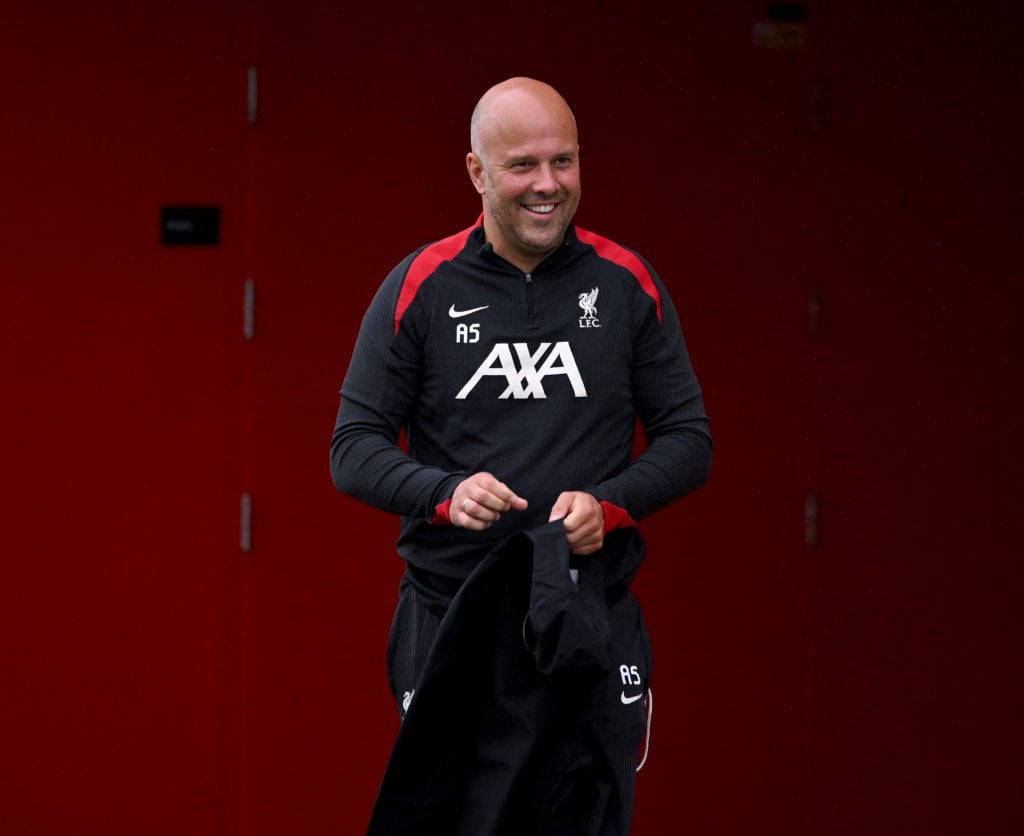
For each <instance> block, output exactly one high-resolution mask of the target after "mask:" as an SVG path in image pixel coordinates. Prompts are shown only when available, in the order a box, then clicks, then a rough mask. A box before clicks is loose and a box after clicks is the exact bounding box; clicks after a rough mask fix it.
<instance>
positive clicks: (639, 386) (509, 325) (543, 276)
mask: <svg viewBox="0 0 1024 836" xmlns="http://www.w3.org/2000/svg"><path fill="white" fill-rule="evenodd" d="M637 419H639V420H640V423H641V424H642V425H643V429H644V434H645V436H646V441H647V445H646V449H644V450H643V452H642V453H640V455H639V456H638V457H637V458H636V459H634V458H633V451H634V430H635V426H636V420H637ZM402 430H404V431H405V433H406V436H407V443H408V455H407V454H406V453H405V452H403V450H402V449H401V448H400V447H399V446H398V441H399V435H400V432H401V431H402ZM710 463H711V438H710V435H709V434H708V419H707V416H706V415H705V414H704V405H703V401H702V398H701V391H700V386H699V384H698V382H697V378H696V377H695V375H694V373H693V369H692V367H691V365H690V360H689V357H688V354H687V351H686V346H685V343H684V341H683V334H682V330H681V328H680V325H679V320H678V318H677V316H676V312H675V309H674V307H673V305H672V302H671V300H670V299H669V296H668V294H667V293H666V291H665V288H664V286H663V285H662V283H661V280H660V279H659V278H658V276H657V275H656V274H655V272H654V270H653V269H652V268H651V267H650V266H649V265H648V264H647V263H646V262H645V261H644V260H643V259H642V258H641V257H640V256H638V255H637V254H636V253H634V252H632V251H631V250H628V249H626V248H624V247H621V246H619V245H618V244H615V243H613V242H611V241H609V240H608V239H605V238H602V237H600V236H597V235H594V234H592V233H589V232H586V231H585V230H582V229H578V228H575V227H570V228H569V230H568V231H567V234H566V238H565V242H564V244H563V246H562V247H560V248H559V249H558V250H557V251H556V252H555V253H553V254H552V255H551V256H549V257H548V258H547V259H545V260H544V261H543V262H542V263H541V264H540V265H538V267H537V268H536V269H535V270H534V271H533V272H532V273H527V274H524V273H523V272H522V271H520V270H519V269H517V268H516V267H514V266H513V265H512V264H510V263H509V262H507V261H506V260H504V259H503V258H501V257H500V256H498V255H497V254H496V253H495V252H494V251H493V249H492V247H491V245H490V244H488V243H485V241H484V234H483V227H482V225H481V222H480V221H479V220H478V221H477V223H476V224H475V225H474V226H473V227H470V228H469V229H466V230H463V231H462V232H460V233H458V234H456V235H453V236H451V237H450V238H446V239H444V240H442V241H438V242H436V243H434V244H431V245H429V246H427V247H424V248H422V249H420V250H418V251H417V252H415V253H413V254H412V255H410V256H409V257H407V258H406V259H404V260H403V261H402V262H401V263H400V264H399V265H398V266H397V267H395V269H394V270H392V271H391V274H390V275H389V276H388V277H387V279H386V280H385V281H384V283H383V285H382V286H381V287H380V289H379V290H378V292H377V295H376V297H375V298H374V300H373V302H372V304H371V305H370V308H369V310H368V311H367V313H366V316H365V317H364V319H363V323H362V327H361V329H360V332H359V337H358V340H357V342H356V346H355V351H354V353H353V356H352V362H351V365H350V366H349V369H348V374H347V375H346V377H345V381H344V384H343V385H342V389H341V407H340V409H339V412H338V421H337V424H336V426H335V430H334V435H333V438H332V441H331V472H332V475H333V478H334V482H335V485H336V486H337V487H338V489H339V490H341V491H343V492H344V493H347V494H351V495H352V496H355V497H358V498H359V499H362V500H364V501H365V502H367V503H369V504H370V505H373V506H375V507H377V508H382V509H385V510H387V511H391V512H394V513H397V514H401V515H402V524H401V534H400V537H399V539H398V552H399V554H400V555H401V556H402V557H404V558H405V559H406V561H407V562H408V564H409V566H410V567H413V569H414V571H415V574H416V575H417V577H421V578H422V577H423V576H428V577H429V578H430V579H432V580H431V582H432V583H436V585H437V587H438V588H439V589H445V590H449V591H451V590H454V589H455V588H457V586H458V585H459V584H460V583H461V582H462V581H463V580H464V579H465V578H466V577H467V576H468V575H469V573H470V571H472V569H473V567H474V566H475V565H476V564H477V563H479V561H480V560H481V559H482V558H483V556H484V555H485V554H487V552H488V551H490V550H491V549H492V548H493V547H494V545H495V544H496V543H497V542H499V541H500V540H502V539H503V538H505V537H506V536H508V535H509V534H511V533H513V532H515V531H520V530H524V529H530V528H533V527H536V526H538V525H541V524H543V523H545V522H547V516H548V513H549V511H550V509H551V506H552V505H553V504H554V502H555V500H556V498H557V497H558V495H559V494H560V493H561V492H562V491H567V490H585V491H587V492H589V493H591V494H593V495H594V496H595V497H596V498H597V499H598V500H599V501H600V502H601V503H602V505H603V507H604V512H605V524H606V529H607V530H608V531H609V532H610V533H609V534H608V535H607V536H606V538H605V545H604V547H603V548H602V549H601V550H600V551H599V552H598V553H597V555H596V557H597V558H598V559H600V560H601V561H602V563H603V564H604V565H605V570H606V574H607V577H608V580H609V583H616V582H621V581H623V580H628V579H629V578H630V577H631V576H632V574H633V573H634V572H635V570H636V568H637V566H638V565H639V562H640V560H641V559H642V555H643V546H642V541H641V540H640V538H639V534H638V533H637V532H636V530H635V527H634V526H635V524H636V522H638V521H639V520H640V519H642V518H643V517H645V516H647V515H648V514H650V513H652V512H653V511H656V510H658V509H659V508H662V507H664V506H665V505H667V504H669V503H670V502H672V501H674V500H676V499H678V498H679V497H680V496H682V495H683V494H685V493H687V492H689V491H691V490H693V489H695V488H697V487H699V486H700V485H701V484H702V483H703V481H704V480H705V479H706V478H707V474H708V471H709V468H710ZM479 471H488V472H490V473H493V474H494V475H495V476H496V477H497V478H498V479H500V480H502V481H503V482H505V483H506V484H507V485H508V486H509V487H510V488H511V489H512V490H514V491H515V492H516V493H517V495H519V496H521V497H523V498H525V499H526V500H527V501H528V502H529V508H528V509H527V510H526V511H522V512H515V511H510V512H508V513H506V514H504V515H502V518H501V520H500V521H498V522H497V523H495V524H494V525H492V526H491V527H490V528H489V529H487V530H486V531H484V532H474V531H468V530H466V529H461V528H456V527H454V526H452V525H451V523H450V522H449V520H448V503H449V501H450V499H451V495H452V493H453V492H454V490H455V487H456V485H457V484H458V483H459V482H460V481H461V480H462V479H464V478H466V477H467V476H469V475H471V474H473V473H476V472H479ZM613 529H620V530H618V531H615V530H613Z"/></svg>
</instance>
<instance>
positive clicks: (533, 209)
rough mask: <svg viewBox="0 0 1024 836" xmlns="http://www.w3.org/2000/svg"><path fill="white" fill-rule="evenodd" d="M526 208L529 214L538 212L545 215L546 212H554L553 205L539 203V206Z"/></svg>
mask: <svg viewBox="0 0 1024 836" xmlns="http://www.w3.org/2000/svg"><path fill="white" fill-rule="evenodd" d="M526 208H527V209H529V210H530V211H531V212H540V214H542V215H546V214H548V212H554V211H555V204H554V203H541V204H540V205H539V206H527V207H526Z"/></svg>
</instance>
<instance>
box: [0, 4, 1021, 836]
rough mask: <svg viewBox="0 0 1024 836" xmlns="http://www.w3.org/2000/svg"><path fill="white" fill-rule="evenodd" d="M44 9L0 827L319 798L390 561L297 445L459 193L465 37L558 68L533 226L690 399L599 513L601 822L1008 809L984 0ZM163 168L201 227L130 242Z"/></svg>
mask: <svg viewBox="0 0 1024 836" xmlns="http://www.w3.org/2000/svg"><path fill="white" fill-rule="evenodd" d="M7 5H11V4H7ZM58 5H59V6H60V8H59V9H55V8H54V7H52V5H47V6H45V7H42V6H40V7H38V8H37V7H34V6H30V5H28V4H21V5H20V6H18V7H13V8H5V10H4V15H3V21H2V24H3V26H2V35H0V38H2V42H0V47H2V49H0V62H2V64H0V71H2V72H0V92H2V96H0V101H2V103H3V104H2V106H3V128H4V130H3V134H2V139H0V150H2V165H0V184H2V201H0V241H2V261H0V271H2V275H0V344H2V354H0V356H2V362H3V365H2V367H0V373H2V382H3V390H4V398H3V407H2V416H3V417H2V421H3V425H2V426H3V440H4V445H3V471H2V472H3V479H2V489H0V501H2V506H0V512H2V521H3V533H2V536H0V549H2V555H3V558H2V559H3V564H2V565H3V581H2V583H0V636H2V639H0V832H3V833H4V834H34V835H38V834H64V833H76V834H77V833H104V834H111V836H112V834H120V833H125V834H128V833H132V834H137V833H146V834H172V833H173V834H181V833H189V834H206V833H210V834H231V835H232V836H234V835H235V834H237V835H238V836H256V835H257V834H282V833H302V834H319V833H323V834H327V833H332V834H334V833H358V832H360V831H361V830H362V829H363V828H364V826H365V822H366V819H367V815H368V812H369V809H370V805H371V803H372V800H373V794H374V791H375V788H376V784H377V781H378V779H379V776H380V772H381V770H382V768H383V765H384V762H385V759H386V757H387V752H388V749H389V746H390V742H391V739H392V736H393V734H394V732H395V730H396V726H397V718H396V716H395V712H394V709H393V706H392V705H391V703H390V701H389V698H388V694H387V691H386V684H385V676H384V664H383V650H384V641H385V636H386V632H387V628H388V624H389V621H390V617H391V609H392V605H393V602H394V599H395V594H396V584H397V580H398V577H399V575H400V572H401V565H400V562H399V560H398V559H397V558H396V557H394V555H393V552H392V548H391V543H392V541H393V539H394V536H395V522H394V521H393V520H390V519H388V518H387V517H385V516H383V515H381V514H378V513H376V512H372V511H369V510H367V509H365V508H363V507H362V506H360V505H358V504H357V503H355V502H353V501H351V500H347V499H344V498H341V497H339V496H338V495H336V494H335V493H334V491H333V488H332V487H331V485H330V480H329V477H328V472H327V442H328V438H329V435H330V430H331V427H332V425H333V420H334V413H335V409H336V404H337V390H338V387H339V385H340V382H341V378H342V375H343V373H344V370H345V367H346V365H347V360H348V356H349V351H350V348H351V344H352V341H353V339H354V337H355V333H356V329H357V327H358V323H359V319H360V317H361V315H362V312H363V310H364V308H365V306H366V304H367V303H368V301H369V299H370V297H371V295H372V293H373V291H374V289H375V288H376V286H377V284H378V283H379V282H380V280H381V279H382V278H383V276H384V275H385V274H386V272H387V271H388V269H390V267H391V266H392V265H393V264H394V263H396V262H397V261H398V260H399V259H400V258H402V257H403V256H404V255H405V254H407V253H408V252H409V251H411V250H412V249H413V248H415V247H416V246H418V245H420V244H422V243H425V242H426V241H429V240H432V239H435V238H438V237H442V236H443V235H446V234H448V233H450V232H453V231H455V230H457V229H461V228H463V227H464V226H466V225H467V224H468V223H470V222H471V221H472V220H473V219H474V218H475V217H476V215H477V213H478V212H479V202H478V197H477V196H476V194H475V193H474V192H473V190H472V188H471V186H470V184H469V182H468V178H467V176H466V174H465V172H464V167H463V156H464V154H465V151H466V150H467V145H468V135H467V134H468V130H467V122H468V117H469V113H470V111H471V109H472V106H473V104H474V103H475V101H476V99H477V97H478V96H479V95H480V93H481V92H482V91H483V90H484V89H485V88H486V87H487V86H489V85H490V84H492V83H494V82H496V81H499V80H501V79H502V78H505V77H507V76H509V75H513V74H529V75H534V76H537V77H540V78H543V79H546V80H549V81H551V82H552V83H554V84H555V85H556V86H557V87H559V88H560V89H561V90H562V92H563V93H564V94H565V95H566V97H567V98H568V99H569V101H570V102H571V103H572V105H573V107H574V109H575V111H576V115H577V118H578V121H579V125H580V135H581V144H582V160H583V162H584V168H583V171H584V179H583V183H584V199H583V203H582V206H581V210H580V215H579V222H580V224H581V225H583V226H585V227H587V228H589V229H593V230H594V231H596V232H599V233H602V234H605V235H608V236H611V237H613V238H615V239H617V240H619V241H621V242H622V243H625V244H627V245H629V246H631V247H634V248H636V249H638V250H640V251H641V252H643V253H644V254H645V255H646V256H647V257H648V258H649V259H650V261H651V262H652V263H653V264H654V265H655V267H656V268H657V269H658V271H659V273H660V274H661V275H662V277H663V278H664V279H665V281H666V283H667V284H668V286H669V288H670V290H671V292H672V294H673V297H674V299H675V301H676V304H677V306H678V308H679V310H680V313H681V316H682V320H683V323H684V327H685V329H686V333H687V337H688V341H689V344H690V348H691V352H692V355H693V357H694V361H695V364H696V367H697V370H698V373H699V375H700V377H701V381H702V383H703V386H704V389H705V393H706V401H707V405H708V408H709V411H710V413H711V415H712V419H713V431H714V435H715V440H716V445H717V446H716V460H715V470H714V473H713V475H712V479H711V482H710V483H709V485H708V486H707V487H706V488H705V489H704V490H702V491H701V492H700V493H699V494H697V495H695V496H693V497H691V498H689V499H687V500H685V501H684V502H683V503H681V504H680V505H678V506H677V507H675V508H672V509H670V510H667V511H665V512H662V513H661V514H660V515H658V516H656V517H654V518H652V519H650V520H649V521H647V522H645V524H644V529H645V531H646V532H647V534H648V538H649V542H650V558H649V561H648V563H647V565H646V567H645V568H644V570H643V572H642V574H641V577H640V579H639V580H638V582H637V584H636V589H637V594H638V596H639V597H640V598H641V600H642V602H643V604H644V606H645V610H646V613H647V617H648V621H649V626H650V628H651V632H652V634H653V640H654V651H655V681H654V689H655V715H654V738H653V747H652V751H651V755H650V759H649V761H648V764H647V767H646V768H645V770H644V772H643V773H642V774H641V777H640V784H639V801H638V806H637V812H636V817H635V821H636V826H635V828H634V832H635V833H637V834H666V833H694V834H749V833H761V834H786V836H793V835H794V834H830V835H831V836H840V834H851V836H852V835H853V834H857V836H860V834H863V833H875V834H889V833H892V834H901V835H902V834H911V833H913V834H947V833H948V834H964V833H984V834H986V836H996V835H997V834H1009V833H1017V832H1019V831H1020V830H1021V828H1022V825H1024V822H1022V813H1021V806H1020V799H1021V797H1022V790H1024V787H1022V778H1024V775H1022V754H1024V752H1022V746H1021V744H1022V735H1021V728H1020V713H1021V692H1020V684H1021V683H1020V679H1021V672H1022V671H1021V668H1022V665H1021V661H1022V660H1021V630H1020V626H1021V625H1020V619H1019V615H1018V608H1019V602H1020V601H1021V598H1022V591H1024V590H1022V583H1021V570H1020V562H1019V561H1020V557H1019V554H1020V553H1021V551H1022V549H1021V545H1022V544H1021V534H1020V524H1019V522H1018V520H1017V515H1018V509H1019V506H1020V501H1021V498H1022V490H1021V487H1020V471H1021V464H1022V455H1021V454H1022V443H1021V438H1020V426H1021V421H1020V417H1019V404H1020V389H1021V379H1022V374H1021V372H1022V369H1021V365H1022V363H1021V357H1022V355H1021V349H1020V341H1021V337H1022V320H1021V301H1022V290H1021V278H1022V276H1021V269H1020V259H1019V255H1018V245H1017V241H1016V239H1017V237H1019V234H1020V229H1021V221H1022V214H1024V213H1022V188H1021V186H1022V177H1021V170H1020V164H1019V161H1018V159H1019V153H1020V151H1019V149H1020V147H1021V142H1022V138H1024V137H1022V133H1024V131H1022V123H1021V116H1020V102H1021V100H1022V95H1021V94H1022V93H1024V83H1022V71H1024V64H1022V55H1021V37H1020V35H1021V23H1022V22H1024V21H1022V19H1021V18H1022V16H1021V13H1020V12H1019V11H1016V10H1012V11H1011V8H1012V7H1011V4H1007V3H998V2H981V3H970V4H969V3H966V2H938V3H935V2H932V3H925V2H895V3H878V2H854V0H835V2H831V3H825V2H811V1H810V0H809V1H808V2H807V4H806V7H807V9H808V11H809V16H808V18H807V20H806V28H805V30H804V32H805V35H806V46H805V47H804V48H800V49H767V48H755V47H754V46H753V30H754V27H755V25H756V24H758V23H761V22H763V21H765V20H766V19H767V16H768V12H767V7H766V5H765V4H763V3H755V2H736V3H716V2H688V3H672V4H670V3H661V4H657V3H650V4H648V3H622V2H610V1H609V0H592V2H588V3H583V2H570V0H565V2H558V0H549V2H547V3H544V4H541V3H533V2H527V0H523V2H517V3H504V2H496V3H491V4H472V5H468V4H467V5H466V6H465V7H464V8H463V9H462V10H459V11H456V10H455V9H449V8H448V7H446V6H443V5H440V4H407V5H403V6H402V7H389V6H384V5H380V4H378V5H372V4H371V5H367V4H361V5H355V4H346V3H334V2H326V1H325V2H310V1H309V0H305V2H290V3H285V2H277V0H263V2H257V0H251V1H250V2H235V3H226V4H221V3H214V2H208V0H207V2H198V0H176V1H175V2H167V3H163V4H160V5H157V4H147V3H138V2H134V3H128V2H111V3H107V4H104V5H103V6H102V7H101V8H100V9H94V8H93V9H87V8H83V6H86V5H88V4H58ZM250 66H252V67H256V68H257V69H258V73H259V112H258V118H257V121H256V122H255V123H254V124H251V125H250V124H248V123H247V120H246V101H245V90H246V76H247V69H248V68H249V67H250ZM174 204H191V205H212V206H219V207H220V209H221V217H222V223H223V228H222V236H221V243H220V245H219V246H216V247H192V248H190V247H179V248H171V247H165V246H161V244H160V236H159V226H160V210H161V207H162V206H164V205H174ZM250 278H251V279H252V280H253V282H254V286H255V288H256V308H255V310H256V317H255V332H254V335H253V338H252V339H251V340H245V339H244V338H243V335H242V298H243V286H244V283H245V281H246V279H250ZM813 299H816V300H817V303H818V307H819V310H820V314H819V317H818V326H817V329H816V333H812V329H811V328H810V327H809V307H810V303H811V301H812V300H813ZM243 493H246V494H249V495H250V496H251V497H252V507H253V527H252V548H251V551H249V552H248V553H243V552H242V551H241V550H240V546H239V507H240V498H241V495H242V494H243ZM808 497H814V498H815V499H816V501H817V507H818V521H817V527H816V530H815V531H811V532H808V531H807V530H806V529H807V527H806V524H805V509H806V507H807V501H808ZM808 533H810V534H813V535H814V536H812V537H811V538H810V539H811V541H812V542H808V536H807V535H808Z"/></svg>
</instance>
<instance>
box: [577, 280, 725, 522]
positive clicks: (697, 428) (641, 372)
mask: <svg viewBox="0 0 1024 836" xmlns="http://www.w3.org/2000/svg"><path fill="white" fill-rule="evenodd" d="M644 265H645V267H647V270H648V271H649V274H650V276H651V278H652V281H653V282H654V284H655V287H657V289H658V291H659V296H660V305H661V316H660V318H659V316H658V314H657V310H656V308H654V307H652V306H650V305H647V306H645V307H642V308H641V307H638V312H641V311H642V313H638V316H637V321H636V324H635V327H636V337H635V343H634V357H633V371H632V380H631V387H632V391H633V398H634V404H635V407H636V412H637V416H638V418H639V419H640V423H641V424H642V426H643V429H644V434H645V436H646V440H647V447H646V449H645V450H644V451H643V452H642V453H641V454H640V455H639V456H638V457H637V458H636V459H635V460H634V461H633V462H632V463H631V464H630V465H629V466H628V467H626V468H625V469H624V470H622V471H621V472H620V473H618V474H616V475H615V476H614V477H612V478H610V479H607V480H604V481H603V482H601V483H599V484H597V485H593V486H590V487H589V488H588V491H589V492H590V493H592V494H593V495H594V496H595V497H597V499H598V500H600V501H602V502H607V503H610V504H611V505H613V506H616V507H618V508H621V509H622V510H624V511H625V512H626V513H627V514H628V515H629V518H630V519H631V520H632V521H634V522H639V521H640V520H641V519H643V518H644V517H646V516H648V515H650V514H652V513H654V512H655V511H657V510H659V509H661V508H664V507H665V506H667V505H669V504H671V503H672V502H674V501H675V500H677V499H679V498H680V497H681V496H684V495H685V494H687V493H690V492H691V491H694V490H696V489H697V488H699V487H700V486H701V485H702V484H704V482H705V481H706V480H707V478H708V475H709V473H710V470H711V453H712V443H711V435H710V433H709V430H708V419H707V416H706V415H705V412H704V403H703V398H702V395H701V390H700V385H699V383H698V381H697V377H696V375H695V374H694V371H693V367H692V365H691V363H690V358H689V353H688V352H687V349H686V343H685V340H684V339H683V333H682V328H681V326H680V324H679V318H678V316H677V314H676V310H675V307H674V306H673V304H672V301H671V299H670V298H669V296H668V293H667V292H666V291H665V290H664V287H663V285H662V283H661V280H660V279H659V278H658V277H657V274H656V273H655V272H654V270H653V269H652V268H651V267H650V266H649V265H647V264H646V262H644Z"/></svg>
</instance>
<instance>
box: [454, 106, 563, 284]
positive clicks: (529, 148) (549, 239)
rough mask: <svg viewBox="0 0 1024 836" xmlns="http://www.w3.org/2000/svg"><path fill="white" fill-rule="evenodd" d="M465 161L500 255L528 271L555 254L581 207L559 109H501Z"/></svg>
mask: <svg viewBox="0 0 1024 836" xmlns="http://www.w3.org/2000/svg"><path fill="white" fill-rule="evenodd" d="M480 151H481V154H480V156H477V155H476V154H470V155H469V157H468V158H467V162H468V166H469V172H470V176H471V178H472V179H473V184H474V185H475V186H476V189H477V191H478V192H479V193H480V194H481V195H482V196H483V203H484V231H485V233H486V235H487V239H488V240H489V241H490V242H491V245H492V246H493V247H494V251H495V252H496V253H498V255H500V256H502V257H503V258H505V259H507V260H508V261H510V262H512V263H513V264H515V265H516V266H517V267H519V268H520V269H521V270H523V271H524V272H530V271H531V270H533V268H534V267H536V266H537V265H538V264H539V263H540V262H541V261H543V259H544V258H545V257H547V256H548V255H550V254H551V253H552V252H554V251H555V250H556V249H557V248H558V247H559V246H560V245H561V243H562V241H563V240H564V238H565V230H566V228H567V227H568V226H569V223H570V222H571V221H572V218H573V215H574V214H575V213H576V207H577V206H578V205H579V202H580V166H579V146H578V145H577V143H576V126H575V124H574V122H573V120H572V115H571V114H570V113H569V112H568V110H567V109H565V108H564V107H563V106H557V105H556V104H553V103H545V102H537V101H531V102H526V103H520V105H519V106H518V107H506V108H505V109H504V111H502V112H500V113H499V114H497V116H496V117H495V118H493V119H491V120H489V122H488V124H487V125H486V127H485V128H484V129H483V130H482V131H481V147H480Z"/></svg>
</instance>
